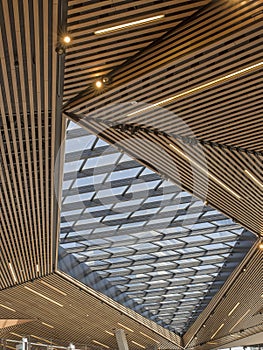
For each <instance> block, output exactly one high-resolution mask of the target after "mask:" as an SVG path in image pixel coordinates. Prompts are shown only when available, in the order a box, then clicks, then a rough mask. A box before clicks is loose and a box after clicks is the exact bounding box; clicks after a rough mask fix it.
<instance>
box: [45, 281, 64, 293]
mask: <svg viewBox="0 0 263 350" xmlns="http://www.w3.org/2000/svg"><path fill="white" fill-rule="evenodd" d="M40 282H41V283H42V284H44V285H45V286H47V287H48V288H50V289H53V290H55V291H56V292H58V293H60V294H62V295H64V296H66V295H67V294H66V293H65V292H62V290H60V289H58V288H56V287H54V286H52V285H51V284H49V283H47V282H45V281H40Z"/></svg>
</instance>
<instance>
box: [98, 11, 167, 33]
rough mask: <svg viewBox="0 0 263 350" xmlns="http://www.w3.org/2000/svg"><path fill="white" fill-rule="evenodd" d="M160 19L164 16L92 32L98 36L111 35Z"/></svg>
mask: <svg viewBox="0 0 263 350" xmlns="http://www.w3.org/2000/svg"><path fill="white" fill-rule="evenodd" d="M162 18H164V15H158V16H154V17H148V18H144V19H140V20H138V21H133V22H129V23H124V24H120V25H117V26H114V27H109V28H105V29H100V30H96V31H95V32H94V34H96V35H100V34H107V33H111V32H116V31H118V30H123V29H126V28H130V27H135V26H139V25H143V24H147V23H149V22H153V21H158V20H159V19H162Z"/></svg>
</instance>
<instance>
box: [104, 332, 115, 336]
mask: <svg viewBox="0 0 263 350" xmlns="http://www.w3.org/2000/svg"><path fill="white" fill-rule="evenodd" d="M105 332H106V333H108V334H109V335H113V336H114V333H112V332H109V331H105Z"/></svg>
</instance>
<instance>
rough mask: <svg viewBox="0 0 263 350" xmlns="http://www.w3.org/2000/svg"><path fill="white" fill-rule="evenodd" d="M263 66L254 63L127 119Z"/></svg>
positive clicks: (162, 101)
mask: <svg viewBox="0 0 263 350" xmlns="http://www.w3.org/2000/svg"><path fill="white" fill-rule="evenodd" d="M262 65H263V61H262V62H259V63H256V64H253V65H252V66H249V67H246V68H243V69H240V70H238V71H236V72H233V73H231V74H228V75H225V76H223V77H221V78H218V79H215V80H212V81H210V82H208V83H206V84H203V85H199V86H196V87H195V88H193V89H190V90H187V91H184V92H181V93H179V94H177V95H174V96H171V97H169V98H166V99H165V100H161V101H159V102H156V103H152V104H151V105H149V106H147V107H144V108H141V109H139V110H137V111H134V112H131V113H129V114H127V116H128V117H131V116H133V115H135V114H139V113H142V112H146V111H148V110H151V109H153V108H155V107H159V106H162V105H164V104H167V103H169V102H171V101H173V100H176V99H177V98H179V97H183V96H186V95H190V94H192V93H194V92H196V91H199V90H202V89H205V88H207V87H210V86H213V85H215V84H218V83H222V82H223V81H226V80H229V79H231V78H235V77H236V76H239V75H241V74H243V73H246V72H249V71H250V70H253V69H256V68H260V67H261V66H262Z"/></svg>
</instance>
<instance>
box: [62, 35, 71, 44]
mask: <svg viewBox="0 0 263 350" xmlns="http://www.w3.org/2000/svg"><path fill="white" fill-rule="evenodd" d="M63 42H64V43H65V44H69V43H70V42H71V37H70V36H69V35H65V36H64V37H63Z"/></svg>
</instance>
